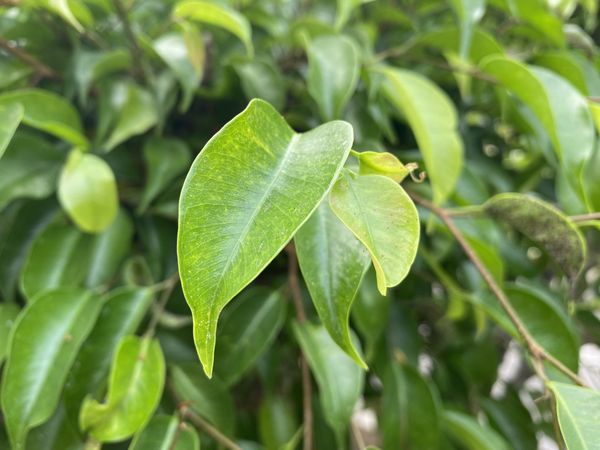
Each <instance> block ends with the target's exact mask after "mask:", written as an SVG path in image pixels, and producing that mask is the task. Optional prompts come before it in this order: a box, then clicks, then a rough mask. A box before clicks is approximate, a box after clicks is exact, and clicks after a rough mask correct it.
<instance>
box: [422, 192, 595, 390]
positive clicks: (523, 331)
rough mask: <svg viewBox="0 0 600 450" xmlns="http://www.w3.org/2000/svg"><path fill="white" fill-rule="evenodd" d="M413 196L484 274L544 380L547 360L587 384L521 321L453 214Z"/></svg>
mask: <svg viewBox="0 0 600 450" xmlns="http://www.w3.org/2000/svg"><path fill="white" fill-rule="evenodd" d="M411 197H412V199H413V200H414V201H415V202H417V203H418V204H420V205H422V206H424V207H425V208H427V209H428V210H430V211H431V212H433V213H434V214H435V215H436V216H438V217H439V218H440V219H441V221H442V222H443V223H444V224H445V225H446V226H447V227H448V230H449V231H450V233H451V234H452V236H454V238H455V239H456V241H457V242H458V243H459V245H460V246H461V247H462V249H463V251H464V252H465V253H466V255H467V257H468V258H469V259H470V260H471V262H472V263H473V265H474V266H475V268H476V269H477V271H478V272H479V273H480V275H481V276H482V278H483V280H484V281H485V283H486V284H487V285H488V287H489V288H490V291H492V294H494V297H496V299H497V300H498V302H499V303H500V306H501V307H502V309H503V310H504V311H505V312H506V314H507V315H508V317H509V319H510V320H511V322H512V323H513V324H514V326H515V328H516V329H517V332H518V333H519V336H520V337H521V339H522V340H523V343H524V344H525V346H526V347H527V350H528V351H529V353H530V354H531V356H532V357H533V359H534V362H533V367H534V369H535V371H536V372H538V374H539V375H540V377H541V378H542V379H544V381H547V377H546V376H545V374H544V372H543V366H542V365H541V363H542V362H543V361H544V360H545V361H547V362H548V363H550V364H551V365H553V366H554V367H555V368H557V369H558V370H559V371H561V372H562V373H564V374H565V375H566V376H567V377H569V378H570V379H571V380H572V381H573V382H574V383H576V384H579V385H580V386H586V384H585V382H584V381H583V380H582V379H581V378H579V376H577V374H575V373H573V372H572V371H571V369H569V368H568V367H566V366H565V365H564V364H563V363H562V362H560V361H559V360H558V359H556V358H555V357H554V356H552V355H551V354H549V353H548V352H547V351H546V350H545V349H544V348H543V347H542V346H541V345H540V344H539V343H538V342H537V341H536V340H535V338H534V337H533V336H532V335H531V334H530V333H529V331H528V330H527V328H526V327H525V324H524V323H523V322H522V321H521V318H520V317H519V315H518V314H517V312H516V311H515V310H514V308H513V307H512V305H511V303H510V301H509V300H508V297H507V296H506V294H505V293H504V291H503V290H502V288H501V287H500V286H499V285H498V284H497V283H496V281H495V280H494V278H493V277H492V275H491V274H490V272H489V271H488V270H487V268H486V267H485V265H484V264H483V262H482V261H481V260H480V259H479V257H478V256H477V254H476V253H475V251H474V250H473V248H472V247H471V245H470V244H469V243H468V242H467V240H466V239H465V238H464V236H463V235H462V233H461V232H460V230H459V229H458V228H457V226H456V224H455V223H454V221H453V220H452V218H451V216H450V215H449V214H448V213H447V212H446V210H445V209H444V208H441V207H439V206H437V205H434V204H433V203H431V202H430V201H429V200H426V199H424V198H422V197H420V196H418V195H416V194H414V193H411ZM540 372H541V373H540Z"/></svg>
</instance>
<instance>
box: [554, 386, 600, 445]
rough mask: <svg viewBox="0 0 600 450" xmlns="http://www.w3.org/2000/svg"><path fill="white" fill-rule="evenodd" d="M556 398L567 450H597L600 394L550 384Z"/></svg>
mask: <svg viewBox="0 0 600 450" xmlns="http://www.w3.org/2000/svg"><path fill="white" fill-rule="evenodd" d="M548 386H549V387H550V389H551V390H552V392H553V394H554V398H555V399H556V412H557V414H558V423H559V425H560V431H561V433H562V435H563V438H564V440H565V444H567V449H568V450H596V449H598V445H599V444H600V427H598V423H600V393H598V391H594V390H592V389H587V388H582V387H579V386H573V385H571V384H565V383H556V382H554V383H550V384H549V385H548Z"/></svg>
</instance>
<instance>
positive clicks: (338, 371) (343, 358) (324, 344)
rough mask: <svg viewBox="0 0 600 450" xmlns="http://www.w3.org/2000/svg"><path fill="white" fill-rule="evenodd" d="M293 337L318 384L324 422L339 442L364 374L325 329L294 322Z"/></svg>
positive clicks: (358, 394)
mask: <svg viewBox="0 0 600 450" xmlns="http://www.w3.org/2000/svg"><path fill="white" fill-rule="evenodd" d="M294 334H295V335H296V339H297V340H298V343H299V344H300V347H301V348H302V352H303V353H304V355H305V357H306V359H307V361H308V364H309V365H310V368H311V369H312V372H313V374H314V376H315V378H316V380H317V384H318V385H319V398H320V400H321V405H322V407H323V414H324V415H325V420H326V421H327V423H328V424H329V426H331V428H333V430H334V431H335V432H336V435H337V436H338V439H340V438H341V436H343V433H345V431H346V430H347V429H348V426H349V424H350V417H351V416H352V411H353V409H354V405H355V404H356V402H357V401H358V398H359V397H360V394H361V392H362V389H363V383H364V371H363V369H361V368H360V367H358V366H357V365H356V363H355V362H354V361H353V360H352V359H351V358H350V357H349V356H348V355H346V353H344V352H343V351H342V350H341V349H340V348H339V347H338V346H337V344H336V343H335V342H334V341H333V340H332V339H331V337H330V336H329V333H328V332H327V330H326V329H325V328H324V327H322V326H317V325H312V324H310V323H304V324H299V323H294Z"/></svg>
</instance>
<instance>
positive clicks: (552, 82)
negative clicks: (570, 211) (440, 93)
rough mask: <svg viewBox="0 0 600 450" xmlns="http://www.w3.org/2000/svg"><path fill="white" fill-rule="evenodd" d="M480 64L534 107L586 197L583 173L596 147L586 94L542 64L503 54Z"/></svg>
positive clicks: (574, 183)
mask: <svg viewBox="0 0 600 450" xmlns="http://www.w3.org/2000/svg"><path fill="white" fill-rule="evenodd" d="M481 67H482V70H484V71H485V72H486V73H488V74H490V75H492V76H494V77H495V78H497V79H498V81H499V82H500V83H501V84H502V85H503V86H504V87H506V88H507V89H508V90H509V91H511V92H512V93H514V94H515V95H516V96H517V98H518V99H519V100H521V101H522V102H523V103H525V104H526V105H527V106H528V107H529V108H530V109H531V110H532V111H533V113H534V114H535V115H536V117H537V118H538V119H539V121H540V122H541V123H542V126H543V127H544V129H545V130H546V132H547V133H548V134H549V135H550V139H551V141H552V145H553V147H554V150H555V152H556V154H557V155H558V157H559V159H560V160H561V161H562V163H563V164H564V166H565V169H566V170H567V173H568V175H569V181H571V184H572V185H573V187H574V188H575V189H576V191H577V193H578V194H579V196H580V198H581V199H582V200H585V196H584V194H583V193H582V188H581V175H582V170H583V166H584V164H585V161H587V160H588V159H589V158H590V156H591V154H592V152H593V149H594V124H593V120H592V116H591V113H590V111H589V108H588V103H587V100H586V99H585V97H584V96H583V95H582V94H580V93H579V92H578V91H577V89H576V88H575V87H573V86H572V85H571V84H570V83H569V82H568V81H566V80H565V79H563V78H561V77H560V76H558V75H556V74H554V73H552V72H551V71H549V70H548V69H544V68H542V67H536V66H531V65H525V64H522V63H520V62H517V61H515V60H511V59H509V58H506V57H503V56H491V57H489V58H486V59H485V60H484V61H483V62H482V63H481Z"/></svg>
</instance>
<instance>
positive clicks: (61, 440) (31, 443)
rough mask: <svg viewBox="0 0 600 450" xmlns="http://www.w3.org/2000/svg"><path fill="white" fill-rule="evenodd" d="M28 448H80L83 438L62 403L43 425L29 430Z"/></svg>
mask: <svg viewBox="0 0 600 450" xmlns="http://www.w3.org/2000/svg"><path fill="white" fill-rule="evenodd" d="M26 448H27V449H28V450H81V449H82V448H84V442H83V439H82V437H81V435H80V433H79V430H78V429H77V426H76V424H75V425H74V424H73V423H72V422H71V421H70V420H69V418H68V417H67V415H66V413H65V408H64V407H63V405H62V403H59V404H58V408H57V409H56V410H55V411H54V414H52V417H50V419H49V420H48V421H46V422H45V423H44V424H43V425H41V426H39V427H36V428H34V429H33V430H31V432H30V433H29V435H28V436H27V445H26Z"/></svg>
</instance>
